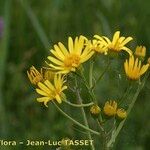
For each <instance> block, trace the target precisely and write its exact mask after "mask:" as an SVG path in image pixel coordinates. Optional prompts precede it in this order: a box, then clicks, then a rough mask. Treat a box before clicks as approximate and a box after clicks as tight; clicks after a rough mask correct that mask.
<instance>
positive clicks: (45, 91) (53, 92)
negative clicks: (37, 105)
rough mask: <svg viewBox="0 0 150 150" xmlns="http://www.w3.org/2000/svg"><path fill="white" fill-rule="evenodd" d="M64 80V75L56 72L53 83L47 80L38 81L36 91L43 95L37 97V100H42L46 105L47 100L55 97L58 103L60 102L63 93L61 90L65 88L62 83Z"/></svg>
mask: <svg viewBox="0 0 150 150" xmlns="http://www.w3.org/2000/svg"><path fill="white" fill-rule="evenodd" d="M64 83H65V80H64V76H62V75H60V74H57V75H55V76H54V83H51V82H50V81H49V80H46V81H44V82H43V83H42V82H39V83H38V87H39V88H37V89H36V92H37V93H38V94H40V95H42V96H43V97H41V98H37V101H38V102H44V105H45V106H46V107H48V106H47V102H49V101H50V100H54V99H56V101H57V102H58V103H61V102H62V99H61V95H62V94H64V93H63V91H64V90H65V89H67V86H65V85H64Z"/></svg>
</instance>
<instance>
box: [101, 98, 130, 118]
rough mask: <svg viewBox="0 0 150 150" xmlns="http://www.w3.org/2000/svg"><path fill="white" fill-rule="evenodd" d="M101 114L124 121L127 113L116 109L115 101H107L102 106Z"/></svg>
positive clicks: (121, 109)
mask: <svg viewBox="0 0 150 150" xmlns="http://www.w3.org/2000/svg"><path fill="white" fill-rule="evenodd" d="M103 112H104V114H105V115H107V116H109V117H112V116H115V115H117V117H118V118H120V119H124V118H126V117H127V112H126V111H125V110H124V109H123V108H118V106H117V102H116V101H112V100H110V101H107V102H106V103H105V105H104V108H103Z"/></svg>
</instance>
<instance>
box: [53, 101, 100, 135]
mask: <svg viewBox="0 0 150 150" xmlns="http://www.w3.org/2000/svg"><path fill="white" fill-rule="evenodd" d="M53 103H54V105H55V106H56V108H57V109H58V110H59V112H61V113H62V114H63V115H64V116H65V117H66V118H68V119H69V120H71V121H72V122H74V123H75V124H76V125H78V126H80V127H81V128H83V129H85V130H87V131H89V132H91V133H93V134H95V135H100V134H99V132H97V131H94V130H92V129H90V128H88V127H86V126H84V125H82V124H81V123H79V122H78V121H76V120H75V119H73V118H72V117H70V116H69V115H68V114H66V113H65V112H64V111H63V110H62V109H61V108H60V107H59V106H57V104H56V103H55V102H53Z"/></svg>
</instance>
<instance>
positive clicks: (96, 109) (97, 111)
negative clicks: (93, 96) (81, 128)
mask: <svg viewBox="0 0 150 150" xmlns="http://www.w3.org/2000/svg"><path fill="white" fill-rule="evenodd" d="M100 112H101V109H100V107H99V106H98V105H96V104H94V105H93V106H92V107H91V108H90V113H91V115H92V116H93V117H94V118H97V117H98V116H99V114H100Z"/></svg>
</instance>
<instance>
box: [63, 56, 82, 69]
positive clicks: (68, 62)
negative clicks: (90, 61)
mask: <svg viewBox="0 0 150 150" xmlns="http://www.w3.org/2000/svg"><path fill="white" fill-rule="evenodd" d="M79 63H80V57H79V55H77V54H70V55H68V56H67V57H66V58H65V60H64V64H65V67H67V68H70V67H78V65H79Z"/></svg>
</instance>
